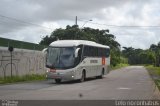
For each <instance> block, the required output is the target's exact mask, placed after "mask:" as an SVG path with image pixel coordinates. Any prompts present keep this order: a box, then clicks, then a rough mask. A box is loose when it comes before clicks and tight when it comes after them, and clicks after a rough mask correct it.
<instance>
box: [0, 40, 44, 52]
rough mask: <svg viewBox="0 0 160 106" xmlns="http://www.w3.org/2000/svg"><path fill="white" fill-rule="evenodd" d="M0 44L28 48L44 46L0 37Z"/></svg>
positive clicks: (36, 48) (39, 48) (40, 48)
mask: <svg viewBox="0 0 160 106" xmlns="http://www.w3.org/2000/svg"><path fill="white" fill-rule="evenodd" d="M0 46H2V47H9V46H12V47H14V48H20V49H29V50H43V49H44V48H45V47H46V46H44V45H39V44H34V43H29V42H23V41H18V40H11V39H6V38H0Z"/></svg>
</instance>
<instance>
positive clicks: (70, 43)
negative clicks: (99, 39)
mask: <svg viewBox="0 0 160 106" xmlns="http://www.w3.org/2000/svg"><path fill="white" fill-rule="evenodd" d="M78 45H88V46H95V47H102V48H109V46H106V45H102V44H98V43H96V42H93V41H87V40H58V41H54V42H52V43H51V44H50V46H52V47H70V46H78Z"/></svg>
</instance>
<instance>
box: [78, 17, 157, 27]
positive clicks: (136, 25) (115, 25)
mask: <svg viewBox="0 0 160 106" xmlns="http://www.w3.org/2000/svg"><path fill="white" fill-rule="evenodd" d="M78 20H79V21H84V22H85V20H82V19H78ZM88 23H91V24H96V25H103V26H108V27H118V28H160V26H159V25H155V26H150V25H149V26H138V25H109V24H101V23H95V22H88Z"/></svg>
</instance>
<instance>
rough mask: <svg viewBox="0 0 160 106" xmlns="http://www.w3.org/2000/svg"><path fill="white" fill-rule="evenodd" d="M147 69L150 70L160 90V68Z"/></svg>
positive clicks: (148, 66)
mask: <svg viewBox="0 0 160 106" xmlns="http://www.w3.org/2000/svg"><path fill="white" fill-rule="evenodd" d="M145 68H146V69H147V70H148V72H149V74H150V75H151V77H152V79H153V80H154V82H155V84H156V85H157V87H158V89H159V90H160V67H154V66H153V65H147V66H145Z"/></svg>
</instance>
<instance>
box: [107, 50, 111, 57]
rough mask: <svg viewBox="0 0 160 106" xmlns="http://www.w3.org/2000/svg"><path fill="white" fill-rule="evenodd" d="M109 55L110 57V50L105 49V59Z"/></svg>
mask: <svg viewBox="0 0 160 106" xmlns="http://www.w3.org/2000/svg"><path fill="white" fill-rule="evenodd" d="M109 55H110V50H109V49H106V57H109Z"/></svg>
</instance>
